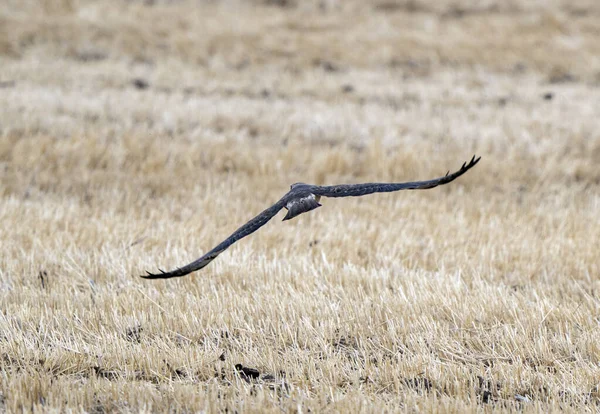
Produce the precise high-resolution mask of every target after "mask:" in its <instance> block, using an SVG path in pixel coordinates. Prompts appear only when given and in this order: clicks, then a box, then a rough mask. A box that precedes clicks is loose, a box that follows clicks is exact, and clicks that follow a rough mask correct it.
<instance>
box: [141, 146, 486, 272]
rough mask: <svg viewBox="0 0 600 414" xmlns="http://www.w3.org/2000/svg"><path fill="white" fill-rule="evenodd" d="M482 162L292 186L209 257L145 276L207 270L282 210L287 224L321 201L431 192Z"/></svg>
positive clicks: (477, 160) (473, 161) (476, 160)
mask: <svg viewBox="0 0 600 414" xmlns="http://www.w3.org/2000/svg"><path fill="white" fill-rule="evenodd" d="M480 159H481V157H479V158H477V159H476V158H475V156H473V158H472V159H471V161H470V162H469V163H468V164H467V163H466V162H465V163H464V164H463V165H462V167H461V168H460V170H458V171H456V172H454V173H452V174H450V171H448V173H446V175H445V176H443V177H440V178H434V179H433V180H428V181H415V182H408V183H367V184H342V185H332V186H323V187H322V186H318V185H311V184H304V183H296V184H292V186H291V189H290V191H288V193H287V194H286V195H284V196H283V197H282V198H281V200H279V201H278V202H276V203H275V204H273V205H272V206H271V207H269V208H268V209H266V210H265V211H263V212H262V213H260V214H259V215H258V216H256V217H254V218H253V219H252V220H250V221H249V222H247V223H246V224H244V225H243V226H242V227H240V228H239V229H237V230H236V231H235V232H234V233H233V234H232V235H231V236H229V237H228V238H227V239H225V240H224V241H223V242H221V243H220V244H219V245H217V246H216V247H215V248H214V249H212V250H211V251H209V252H208V253H206V254H205V255H204V256H202V257H200V258H199V259H197V260H195V261H193V262H192V263H190V264H188V265H185V266H183V267H180V268H177V269H175V270H171V271H170V272H164V271H162V270H160V269H159V271H160V273H150V272H147V273H148V274H147V275H143V276H142V277H143V278H146V279H167V278H170V277H181V276H185V275H187V274H188V273H191V272H195V271H196V270H200V269H202V268H203V267H204V266H206V265H207V264H209V263H210V262H212V261H213V260H215V258H216V257H217V256H218V255H220V254H221V253H223V252H224V251H225V250H227V248H228V247H229V246H231V245H232V244H233V243H235V242H236V241H238V240H240V239H241V238H243V237H246V236H248V235H249V234H252V233H254V232H255V231H256V230H258V229H259V228H261V227H262V226H264V225H265V224H266V223H267V222H268V221H269V220H271V218H273V216H275V215H276V214H277V213H278V212H279V210H281V209H282V208H285V209H287V214H286V215H285V217H284V218H283V220H284V221H285V220H290V219H292V218H294V217H296V216H297V215H299V214H302V213H306V212H308V211H311V210H314V209H315V208H317V207H321V204H319V201H320V199H321V197H358V196H363V195H367V194H373V193H389V192H392V191H400V190H426V189H428V188H433V187H437V186H438V185H443V184H448V183H449V182H450V181H454V180H455V179H457V178H458V177H460V176H461V175H463V174H464V173H466V172H467V171H469V170H470V169H471V168H473V167H474V166H475V164H477V163H478V162H479V160H480Z"/></svg>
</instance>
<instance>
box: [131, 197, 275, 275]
mask: <svg viewBox="0 0 600 414" xmlns="http://www.w3.org/2000/svg"><path fill="white" fill-rule="evenodd" d="M284 206H285V200H284V199H283V198H282V199H281V200H279V201H278V202H277V203H275V204H273V205H272V206H271V207H269V208H268V209H266V210H265V211H263V212H262V213H260V214H259V215H258V216H256V217H254V218H253V219H252V220H250V221H249V222H247V223H246V224H244V225H243V226H242V227H240V228H239V229H237V230H236V231H235V232H234V233H233V234H232V235H231V236H229V237H228V238H227V239H225V240H224V241H223V242H221V243H220V244H219V245H217V246H216V247H215V248H214V249H212V250H211V251H209V252H208V253H206V254H205V255H204V256H202V257H200V258H199V259H197V260H194V261H193V262H192V263H190V264H188V265H185V266H183V267H180V268H177V269H175V270H172V271H170V272H164V271H162V270H160V269H159V270H160V273H150V272H147V273H148V274H147V275H143V276H142V277H143V278H145V279H168V278H170V277H181V276H185V275H187V274H188V273H191V272H194V271H196V270H200V269H202V268H203V267H204V266H206V265H207V264H209V263H210V262H212V261H213V260H214V259H215V258H216V257H217V256H218V255H220V254H221V253H223V252H224V251H225V250H227V248H228V247H229V246H231V245H232V244H233V243H235V242H236V241H238V240H239V239H241V238H243V237H246V236H247V235H249V234H251V233H254V232H255V231H256V230H258V229H259V228H261V227H262V226H264V225H265V224H266V223H267V222H268V221H269V220H271V218H273V216H275V214H277V213H278V212H279V210H281V209H282V208H283V207H284Z"/></svg>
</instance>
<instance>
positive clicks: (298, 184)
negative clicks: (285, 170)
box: [290, 183, 308, 190]
mask: <svg viewBox="0 0 600 414" xmlns="http://www.w3.org/2000/svg"><path fill="white" fill-rule="evenodd" d="M301 185H308V184H306V183H294V184H292V185H290V190H293V189H294V188H296V187H300V186H301Z"/></svg>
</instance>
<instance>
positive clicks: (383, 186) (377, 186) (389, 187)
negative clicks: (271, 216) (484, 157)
mask: <svg viewBox="0 0 600 414" xmlns="http://www.w3.org/2000/svg"><path fill="white" fill-rule="evenodd" d="M480 159H481V157H479V158H477V159H476V158H475V156H473V158H472V159H471V161H470V162H469V163H468V164H467V163H466V162H465V163H464V164H463V165H462V167H461V168H460V170H458V171H456V172H454V173H452V174H450V171H448V173H447V174H446V175H445V176H444V177H440V178H434V179H433V180H427V181H414V182H408V183H367V184H342V185H332V186H325V187H318V186H315V187H314V188H312V189H311V192H312V193H313V194H315V195H317V196H324V197H357V196H363V195H367V194H373V193H389V192H392V191H400V190H425V189H428V188H433V187H437V186H438V185H443V184H448V183H449V182H451V181H454V180H455V179H457V178H458V177H460V176H461V175H463V174H464V173H466V172H467V171H469V170H470V169H471V168H473V167H474V166H475V165H476V164H477V163H478V162H479V160H480Z"/></svg>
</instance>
